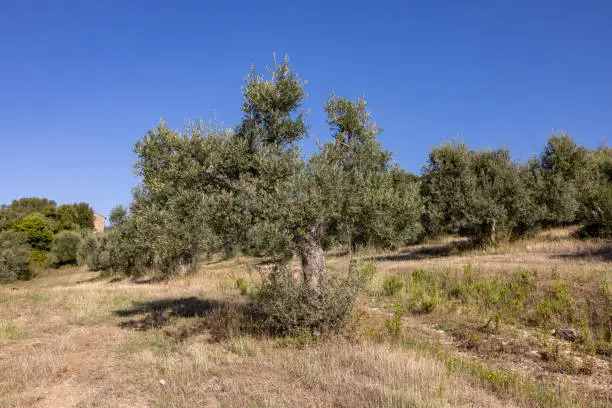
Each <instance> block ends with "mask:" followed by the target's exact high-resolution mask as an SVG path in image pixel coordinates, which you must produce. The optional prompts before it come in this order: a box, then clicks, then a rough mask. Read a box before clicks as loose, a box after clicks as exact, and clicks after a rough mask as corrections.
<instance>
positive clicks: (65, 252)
mask: <svg viewBox="0 0 612 408" xmlns="http://www.w3.org/2000/svg"><path fill="white" fill-rule="evenodd" d="M80 244H81V234H79V233H78V232H76V231H61V232H59V233H58V234H57V235H55V237H54V238H53V248H52V249H51V254H52V255H53V257H54V261H55V264H56V265H58V266H60V265H67V264H76V262H77V251H78V248H79V245H80Z"/></svg>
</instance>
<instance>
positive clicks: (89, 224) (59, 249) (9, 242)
mask: <svg viewBox="0 0 612 408" xmlns="http://www.w3.org/2000/svg"><path fill="white" fill-rule="evenodd" d="M92 229H93V210H92V209H91V207H90V206H89V204H87V203H75V204H63V205H60V206H59V207H58V206H57V204H56V203H55V201H53V200H49V199H46V198H37V197H25V198H20V199H18V200H13V202H12V203H11V204H9V205H2V206H1V207H0V233H5V232H6V233H8V232H11V233H15V234H13V235H14V236H19V237H23V239H25V249H24V247H23V245H22V244H23V243H22V242H21V238H20V239H18V240H16V239H8V238H7V237H9V235H7V234H5V235H4V237H5V241H4V244H3V245H4V250H5V251H6V250H8V248H9V247H14V248H12V250H11V251H10V253H9V252H5V254H4V257H3V261H2V262H4V263H3V265H4V266H3V268H4V272H3V273H4V275H5V276H6V277H12V278H11V279H27V278H29V277H30V276H31V273H30V272H29V271H30V270H31V269H32V266H33V265H39V266H44V265H45V264H50V265H61V264H65V263H74V261H75V259H76V258H75V254H74V250H73V249H70V250H69V248H70V247H73V248H76V246H78V242H76V237H80V232H88V231H91V230H92ZM66 231H71V233H70V234H65V233H64V232H66ZM79 239H80V238H79ZM75 245H76V246H75ZM50 251H52V252H53V253H52V256H51V257H49V256H48V255H49V254H50ZM17 260H18V261H17ZM24 260H27V262H26V264H25V265H26V266H27V268H26V266H24V263H23V261H24ZM7 265H8V266H7ZM9 266H10V268H12V269H11V270H8V268H9ZM6 279H9V278H6Z"/></svg>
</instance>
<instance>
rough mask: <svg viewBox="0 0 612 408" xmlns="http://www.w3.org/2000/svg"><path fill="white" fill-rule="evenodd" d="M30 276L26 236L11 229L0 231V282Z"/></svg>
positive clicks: (25, 278)
mask: <svg viewBox="0 0 612 408" xmlns="http://www.w3.org/2000/svg"><path fill="white" fill-rule="evenodd" d="M31 277H32V273H31V270H30V255H29V253H28V244H27V238H26V236H25V235H24V234H18V233H14V232H11V231H2V232H0V283H3V282H11V281H14V280H16V279H21V280H27V279H30V278H31Z"/></svg>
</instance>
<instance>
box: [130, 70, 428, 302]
mask: <svg viewBox="0 0 612 408" xmlns="http://www.w3.org/2000/svg"><path fill="white" fill-rule="evenodd" d="M243 95H244V104H243V107H242V110H243V113H244V116H243V119H242V121H241V123H240V124H239V125H238V126H237V127H236V128H235V129H234V130H222V129H217V128H210V127H206V126H204V125H203V124H201V123H196V124H193V125H190V126H188V128H187V129H186V130H185V132H184V133H183V134H179V133H178V132H176V131H173V130H170V129H169V128H168V127H167V125H166V124H165V123H163V122H162V123H161V124H160V125H159V126H158V127H156V128H155V129H153V130H151V131H150V132H149V133H148V134H147V135H146V136H145V137H144V138H143V139H142V140H141V141H139V142H138V144H137V145H136V149H135V150H136V153H137V156H138V162H137V165H136V168H137V173H138V174H139V175H140V176H141V177H142V186H141V187H140V188H139V190H138V191H137V196H136V198H135V200H134V203H133V205H132V206H131V208H130V213H131V218H130V220H129V221H128V222H127V223H126V224H125V225H124V226H122V228H120V229H119V234H126V235H125V236H126V239H127V237H128V236H129V235H130V234H133V235H131V238H130V242H132V243H134V244H133V245H141V248H140V249H138V250H135V251H133V253H134V255H135V256H136V255H137V254H138V256H143V257H144V258H145V259H141V260H140V261H139V263H146V262H147V261H146V260H147V259H148V260H150V259H153V260H155V262H156V263H157V265H158V266H159V267H161V268H162V269H163V270H165V271H167V273H173V272H176V271H180V270H184V269H185V268H184V267H181V265H185V264H190V263H195V261H196V260H197V257H196V255H197V253H198V252H199V251H202V250H212V249H215V248H223V249H225V250H226V252H231V251H233V250H236V249H240V250H242V251H246V252H249V253H254V254H257V255H261V256H267V257H270V258H272V259H273V260H275V261H276V262H277V263H279V264H282V263H284V262H286V261H287V260H288V259H289V258H290V257H291V256H292V255H293V254H297V255H298V256H299V257H300V259H301V261H302V275H303V282H304V283H305V286H306V287H307V288H308V290H310V291H313V292H315V293H322V292H324V290H325V287H326V286H325V285H326V282H327V269H326V266H325V258H324V253H323V249H324V243H325V238H326V234H328V231H329V230H330V225H332V224H336V225H337V226H338V230H340V231H343V232H346V234H345V235H346V236H350V237H352V238H351V239H352V240H355V241H358V242H361V243H371V244H373V245H387V246H389V245H391V244H397V243H402V242H404V241H406V240H410V239H413V238H414V237H415V236H416V235H417V234H418V231H419V226H418V219H419V216H420V209H421V204H420V201H419V199H418V185H417V184H412V185H411V186H410V187H408V188H402V189H395V186H396V184H395V183H394V179H393V175H392V169H393V165H392V162H391V159H390V154H389V153H388V152H387V151H385V150H383V149H382V146H381V145H380V143H379V142H378V141H377V140H376V138H377V135H378V133H379V130H378V129H377V128H376V127H375V125H374V124H373V123H371V121H370V113H369V112H368V111H367V109H366V107H365V101H364V100H358V101H356V102H352V101H350V100H347V99H344V98H335V97H333V96H332V98H330V101H329V102H328V104H327V105H326V111H327V113H328V117H329V124H330V127H331V128H332V132H333V140H332V141H331V142H329V143H326V144H325V145H323V146H321V148H320V151H319V152H318V153H317V154H315V155H313V156H312V157H311V158H310V159H309V160H305V159H304V157H303V155H302V153H301V151H300V149H299V142H300V141H301V140H302V139H303V138H304V137H305V136H306V134H307V126H306V124H305V119H304V116H303V114H302V112H301V104H302V102H303V99H304V97H305V92H304V89H303V86H302V83H301V81H300V80H299V78H298V76H297V75H296V74H295V72H294V71H293V69H292V68H291V67H290V66H289V63H288V61H287V60H285V61H284V62H283V63H280V64H276V65H275V66H274V68H273V69H272V70H271V78H270V79H265V78H264V77H262V76H260V75H258V74H257V73H256V72H252V73H251V74H250V75H249V76H247V79H246V84H245V86H244V89H243ZM395 216H397V217H398V218H399V220H396V219H395ZM128 231H130V232H129V233H128ZM143 254H146V255H143ZM187 269H192V268H191V267H190V268H187Z"/></svg>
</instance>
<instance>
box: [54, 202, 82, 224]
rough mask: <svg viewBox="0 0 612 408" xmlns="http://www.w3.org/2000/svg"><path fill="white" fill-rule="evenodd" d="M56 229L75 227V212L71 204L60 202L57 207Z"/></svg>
mask: <svg viewBox="0 0 612 408" xmlns="http://www.w3.org/2000/svg"><path fill="white" fill-rule="evenodd" d="M57 219H58V226H57V228H58V230H69V229H75V228H76V226H77V223H76V221H77V212H76V209H75V207H74V205H72V204H62V205H60V206H59V207H57Z"/></svg>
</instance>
